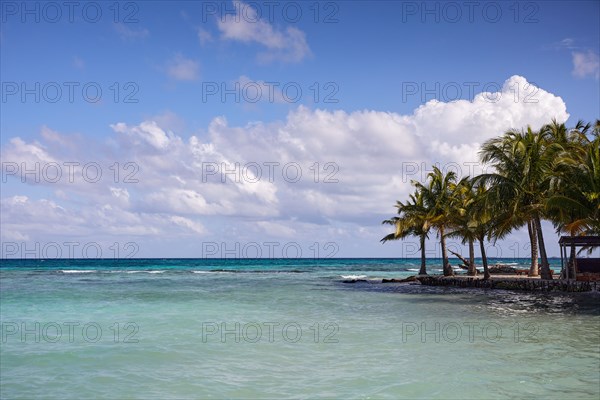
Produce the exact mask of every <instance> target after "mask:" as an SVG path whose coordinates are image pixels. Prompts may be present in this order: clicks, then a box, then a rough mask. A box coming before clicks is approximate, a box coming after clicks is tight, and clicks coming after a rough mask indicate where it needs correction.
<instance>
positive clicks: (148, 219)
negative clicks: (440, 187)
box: [0, 75, 569, 256]
mask: <svg viewBox="0 0 600 400" xmlns="http://www.w3.org/2000/svg"><path fill="white" fill-rule="evenodd" d="M568 117H569V114H568V113H567V110H566V105H565V103H564V101H563V100H562V99H561V98H560V97H558V96H556V95H554V94H552V93H549V92H547V91H545V90H543V89H542V88H539V87H536V86H535V85H533V84H531V83H529V82H527V80H526V79H525V78H524V77H521V76H516V75H515V76H512V77H510V78H508V79H507V80H506V81H505V82H504V84H503V85H502V89H501V90H500V91H499V92H497V93H479V94H477V95H476V96H475V98H473V99H472V100H458V101H453V102H441V101H436V100H431V101H429V102H427V103H425V104H423V105H421V106H420V107H418V108H417V109H416V110H414V112H413V113H412V114H407V115H401V114H398V113H393V112H383V111H377V110H357V111H352V112H348V111H344V110H335V111H327V110H320V109H309V108H307V107H304V106H299V107H297V108H296V109H294V110H292V111H290V112H289V114H288V115H287V118H286V119H285V120H278V121H258V122H251V123H248V124H246V125H245V126H231V125H230V124H229V123H228V121H227V118H226V117H225V116H217V117H215V118H214V119H213V120H212V121H211V123H210V124H209V126H208V127H207V128H206V132H205V133H204V134H202V135H200V134H197V135H191V136H189V137H185V136H184V135H183V134H182V133H180V132H179V133H178V132H173V131H171V130H169V129H167V128H166V127H165V126H161V121H160V119H159V118H157V119H149V120H146V121H141V122H139V123H133V124H131V123H126V122H122V121H115V123H114V124H112V125H111V129H112V135H111V136H110V137H109V138H107V139H106V140H104V141H101V142H98V141H97V140H96V139H94V138H91V137H85V136H74V135H68V134H63V133H60V132H55V131H53V130H52V129H51V127H43V128H42V129H41V131H40V136H39V139H38V140H35V141H31V142H25V141H23V140H22V139H21V138H19V137H13V138H11V139H10V141H9V143H8V144H7V145H5V146H4V147H3V148H2V151H1V155H2V160H3V170H2V173H3V181H8V183H10V184H11V185H14V186H12V187H13V190H14V191H15V192H18V194H17V195H13V196H9V197H4V198H2V200H1V210H2V219H3V223H2V228H1V231H0V234H1V238H2V240H3V241H18V240H23V241H50V240H56V238H57V237H74V236H75V237H88V238H96V240H107V241H110V240H111V238H114V237H121V238H123V240H125V238H134V239H135V240H138V241H140V242H141V243H143V242H144V240H157V239H158V238H160V237H169V238H172V239H176V240H179V241H182V242H186V241H187V242H189V243H194V242H197V241H198V240H214V241H220V240H225V238H229V239H230V240H237V241H257V240H259V241H260V240H270V239H273V238H275V239H277V238H279V239H281V238H290V239H295V240H306V241H310V240H321V241H327V240H331V239H332V238H339V237H344V238H346V239H347V240H349V241H350V242H352V241H353V240H354V241H361V240H365V239H366V240H368V241H373V242H374V243H375V244H376V243H377V241H378V240H379V238H380V237H381V236H382V233H383V232H384V231H385V229H384V228H382V227H381V226H379V222H380V220H381V218H382V216H383V217H387V216H390V215H392V214H393V212H394V209H393V207H392V206H393V204H394V203H395V200H397V199H401V198H403V197H405V196H406V195H407V194H408V193H409V192H410V191H411V186H410V180H411V179H417V180H422V179H424V177H425V175H426V172H427V171H428V170H430V169H431V166H432V165H433V164H434V163H439V164H440V165H442V166H453V167H452V168H454V167H457V166H458V168H460V169H461V171H459V173H462V175H465V174H473V173H477V171H478V170H479V172H480V171H481V169H482V168H483V167H482V166H480V165H479V164H478V162H477V161H478V158H477V151H478V149H479V146H480V145H481V143H483V142H484V141H485V140H487V139H489V138H491V137H494V136H497V135H500V134H501V133H502V132H504V131H506V130H507V129H511V128H525V127H526V126H527V125H531V126H532V128H534V129H536V128H539V127H540V126H541V125H543V124H545V123H548V122H549V121H550V120H551V119H553V118H554V119H557V120H558V121H559V122H563V121H566V120H567V119H568ZM94 163H95V164H94ZM115 163H118V164H115ZM96 164H97V165H96ZM15 165H16V166H15ZM23 165H26V166H27V168H28V169H30V170H31V169H35V167H34V166H35V165H38V166H39V174H38V175H39V176H40V178H41V179H38V182H35V179H34V175H35V173H31V172H29V173H28V174H27V172H26V171H24V170H23V168H21V167H22V166H23ZM57 166H58V167H57ZM7 168H8V169H7ZM44 168H46V169H45V170H44ZM98 170H100V172H101V175H102V176H101V177H100V178H97V175H98V174H97V171H98ZM57 172H60V174H61V178H60V179H57V178H56V177H57ZM44 174H45V175H44ZM96 179H97V180H96ZM21 180H25V181H26V183H22V182H21ZM94 180H96V181H94ZM199 238H200V239H199ZM141 247H142V249H143V246H141ZM191 248H192V247H190V249H191ZM143 255H144V254H139V255H138V256H143ZM148 255H154V256H158V255H157V254H153V253H152V251H151V249H150V250H148ZM183 256H191V254H184V255H183ZM338 256H343V254H338Z"/></svg>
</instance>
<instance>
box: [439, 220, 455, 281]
mask: <svg viewBox="0 0 600 400" xmlns="http://www.w3.org/2000/svg"><path fill="white" fill-rule="evenodd" d="M439 229H440V244H441V245H442V270H443V271H444V276H452V275H454V271H452V267H450V262H449V261H448V252H447V251H446V237H445V236H444V227H443V226H440V228H439Z"/></svg>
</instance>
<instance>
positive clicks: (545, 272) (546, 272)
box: [534, 216, 552, 279]
mask: <svg viewBox="0 0 600 400" xmlns="http://www.w3.org/2000/svg"><path fill="white" fill-rule="evenodd" d="M534 224H535V229H536V231H537V237H538V242H539V243H540V257H541V258H542V279H552V274H551V273H550V263H548V255H547V254H546V245H544V234H543V233H542V223H541V222H540V217H539V216H536V217H535V218H534Z"/></svg>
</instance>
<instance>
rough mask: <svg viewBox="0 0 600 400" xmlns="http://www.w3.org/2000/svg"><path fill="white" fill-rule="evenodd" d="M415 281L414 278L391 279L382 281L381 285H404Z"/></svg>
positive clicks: (415, 278)
mask: <svg viewBox="0 0 600 400" xmlns="http://www.w3.org/2000/svg"><path fill="white" fill-rule="evenodd" d="M416 280H417V277H416V276H414V275H413V276H409V277H408V278H405V279H396V278H392V279H385V278H384V279H382V280H381V283H406V282H414V281H416Z"/></svg>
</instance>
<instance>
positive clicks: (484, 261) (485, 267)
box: [479, 237, 490, 280]
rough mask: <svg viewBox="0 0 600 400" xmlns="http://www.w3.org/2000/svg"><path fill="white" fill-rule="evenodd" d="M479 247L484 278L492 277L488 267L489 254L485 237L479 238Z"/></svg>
mask: <svg viewBox="0 0 600 400" xmlns="http://www.w3.org/2000/svg"><path fill="white" fill-rule="evenodd" d="M479 248H480V249H481V263H482V264H483V279H484V280H488V279H490V271H489V269H488V262H487V255H486V254H485V246H484V244H483V238H482V237H481V238H479Z"/></svg>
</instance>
